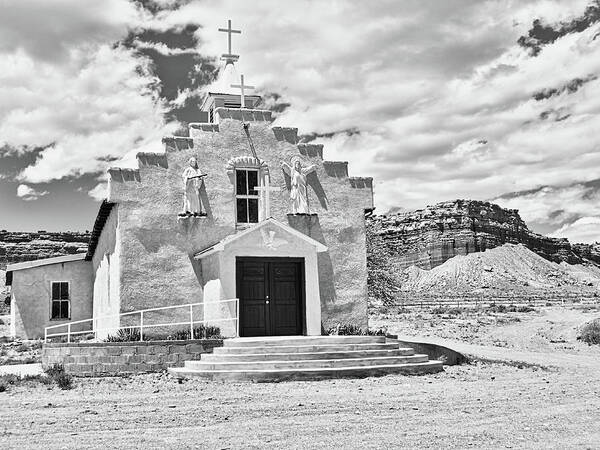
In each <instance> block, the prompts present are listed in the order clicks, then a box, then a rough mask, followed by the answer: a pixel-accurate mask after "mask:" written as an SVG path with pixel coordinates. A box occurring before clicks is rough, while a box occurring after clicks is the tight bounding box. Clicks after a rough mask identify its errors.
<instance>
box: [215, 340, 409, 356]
mask: <svg viewBox="0 0 600 450" xmlns="http://www.w3.org/2000/svg"><path fill="white" fill-rule="evenodd" d="M225 342H227V340H225V341H224V343H225ZM397 349H398V344H397V343H395V344H394V343H391V344H387V343H373V344H343V343H337V344H318V345H283V346H275V345H268V346H257V347H230V346H223V347H215V349H214V354H232V353H236V354H242V353H248V354H258V353H316V352H346V351H358V350H397Z"/></svg>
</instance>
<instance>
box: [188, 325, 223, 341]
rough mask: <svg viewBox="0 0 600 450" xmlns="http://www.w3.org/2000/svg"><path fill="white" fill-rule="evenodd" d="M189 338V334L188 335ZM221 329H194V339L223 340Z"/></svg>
mask: <svg viewBox="0 0 600 450" xmlns="http://www.w3.org/2000/svg"><path fill="white" fill-rule="evenodd" d="M188 336H189V333H188ZM221 338H222V336H221V329H220V328H219V327H215V326H213V325H200V326H198V327H194V339H221Z"/></svg>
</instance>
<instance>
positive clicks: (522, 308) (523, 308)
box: [517, 306, 535, 313]
mask: <svg viewBox="0 0 600 450" xmlns="http://www.w3.org/2000/svg"><path fill="white" fill-rule="evenodd" d="M533 311H535V309H534V308H532V307H531V306H519V307H518V308H517V312H520V313H528V312H533Z"/></svg>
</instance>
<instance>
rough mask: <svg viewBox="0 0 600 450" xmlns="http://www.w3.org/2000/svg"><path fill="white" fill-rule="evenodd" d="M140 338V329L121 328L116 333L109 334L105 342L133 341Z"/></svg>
mask: <svg viewBox="0 0 600 450" xmlns="http://www.w3.org/2000/svg"><path fill="white" fill-rule="evenodd" d="M139 340H140V330H139V329H138V328H121V329H120V330H117V333H116V334H110V335H108V336H107V337H106V339H105V342H135V341H139Z"/></svg>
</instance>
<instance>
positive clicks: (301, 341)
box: [223, 336, 386, 348]
mask: <svg viewBox="0 0 600 450" xmlns="http://www.w3.org/2000/svg"><path fill="white" fill-rule="evenodd" d="M385 343H386V337H385V336H267V337H249V338H236V339H227V340H225V341H223V347H224V348H230V347H236V348H238V347H269V346H277V347H283V346H298V345H304V346H306V345H323V344H326V345H332V344H344V345H347V344H385ZM257 344H259V345H257Z"/></svg>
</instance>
